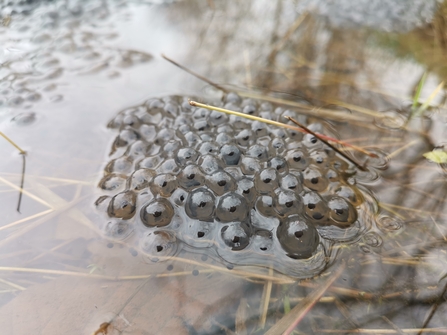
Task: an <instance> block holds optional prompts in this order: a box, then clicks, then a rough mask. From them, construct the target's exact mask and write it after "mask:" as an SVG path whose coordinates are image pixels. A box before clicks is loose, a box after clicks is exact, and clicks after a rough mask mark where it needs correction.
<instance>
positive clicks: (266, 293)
mask: <svg viewBox="0 0 447 335" xmlns="http://www.w3.org/2000/svg"><path fill="white" fill-rule="evenodd" d="M269 275H270V276H273V269H272V268H269ZM271 295H272V281H271V280H269V281H267V283H265V285H264V290H263V291H262V298H261V301H262V303H261V306H260V309H259V312H260V314H261V317H260V318H259V328H260V329H264V327H265V322H266V321H267V313H268V310H269V302H270V298H271Z"/></svg>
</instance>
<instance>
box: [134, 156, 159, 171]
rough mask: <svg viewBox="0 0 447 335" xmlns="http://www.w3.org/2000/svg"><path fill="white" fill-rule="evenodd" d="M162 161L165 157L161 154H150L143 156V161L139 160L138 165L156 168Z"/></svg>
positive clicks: (145, 167)
mask: <svg viewBox="0 0 447 335" xmlns="http://www.w3.org/2000/svg"><path fill="white" fill-rule="evenodd" d="M162 161H163V159H162V158H161V157H160V156H159V155H156V156H149V157H146V158H143V159H142V160H141V161H139V162H138V167H139V168H144V169H152V170H154V169H156V168H157V167H158V166H159V165H160V163H161V162H162Z"/></svg>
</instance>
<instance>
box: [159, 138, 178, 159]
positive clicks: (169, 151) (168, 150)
mask: <svg viewBox="0 0 447 335" xmlns="http://www.w3.org/2000/svg"><path fill="white" fill-rule="evenodd" d="M180 146H181V143H180V141H169V142H167V143H166V144H165V145H164V146H163V150H162V153H163V155H164V156H166V157H174V155H175V153H176V152H177V150H179V149H180Z"/></svg>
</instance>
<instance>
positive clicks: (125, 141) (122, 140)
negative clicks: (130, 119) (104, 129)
mask: <svg viewBox="0 0 447 335" xmlns="http://www.w3.org/2000/svg"><path fill="white" fill-rule="evenodd" d="M139 139H140V134H138V132H137V131H136V130H134V129H132V128H126V129H123V130H121V131H120V134H119V135H118V136H117V138H116V139H115V143H114V145H115V146H116V147H124V146H127V145H129V144H131V143H133V142H135V141H137V140H139Z"/></svg>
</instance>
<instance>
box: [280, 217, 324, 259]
mask: <svg viewBox="0 0 447 335" xmlns="http://www.w3.org/2000/svg"><path fill="white" fill-rule="evenodd" d="M276 236H277V237H278V240H279V243H280V244H281V247H282V248H283V249H284V251H285V252H286V253H287V256H289V257H290V258H293V259H307V258H310V257H311V256H312V254H313V253H314V252H315V250H316V249H317V247H318V244H319V242H320V237H319V235H318V232H317V230H316V229H315V227H314V226H313V225H312V224H309V223H306V222H305V221H304V220H303V218H301V217H300V216H298V215H293V216H290V217H288V218H286V219H284V221H281V223H280V224H279V226H278V229H277V230H276Z"/></svg>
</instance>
